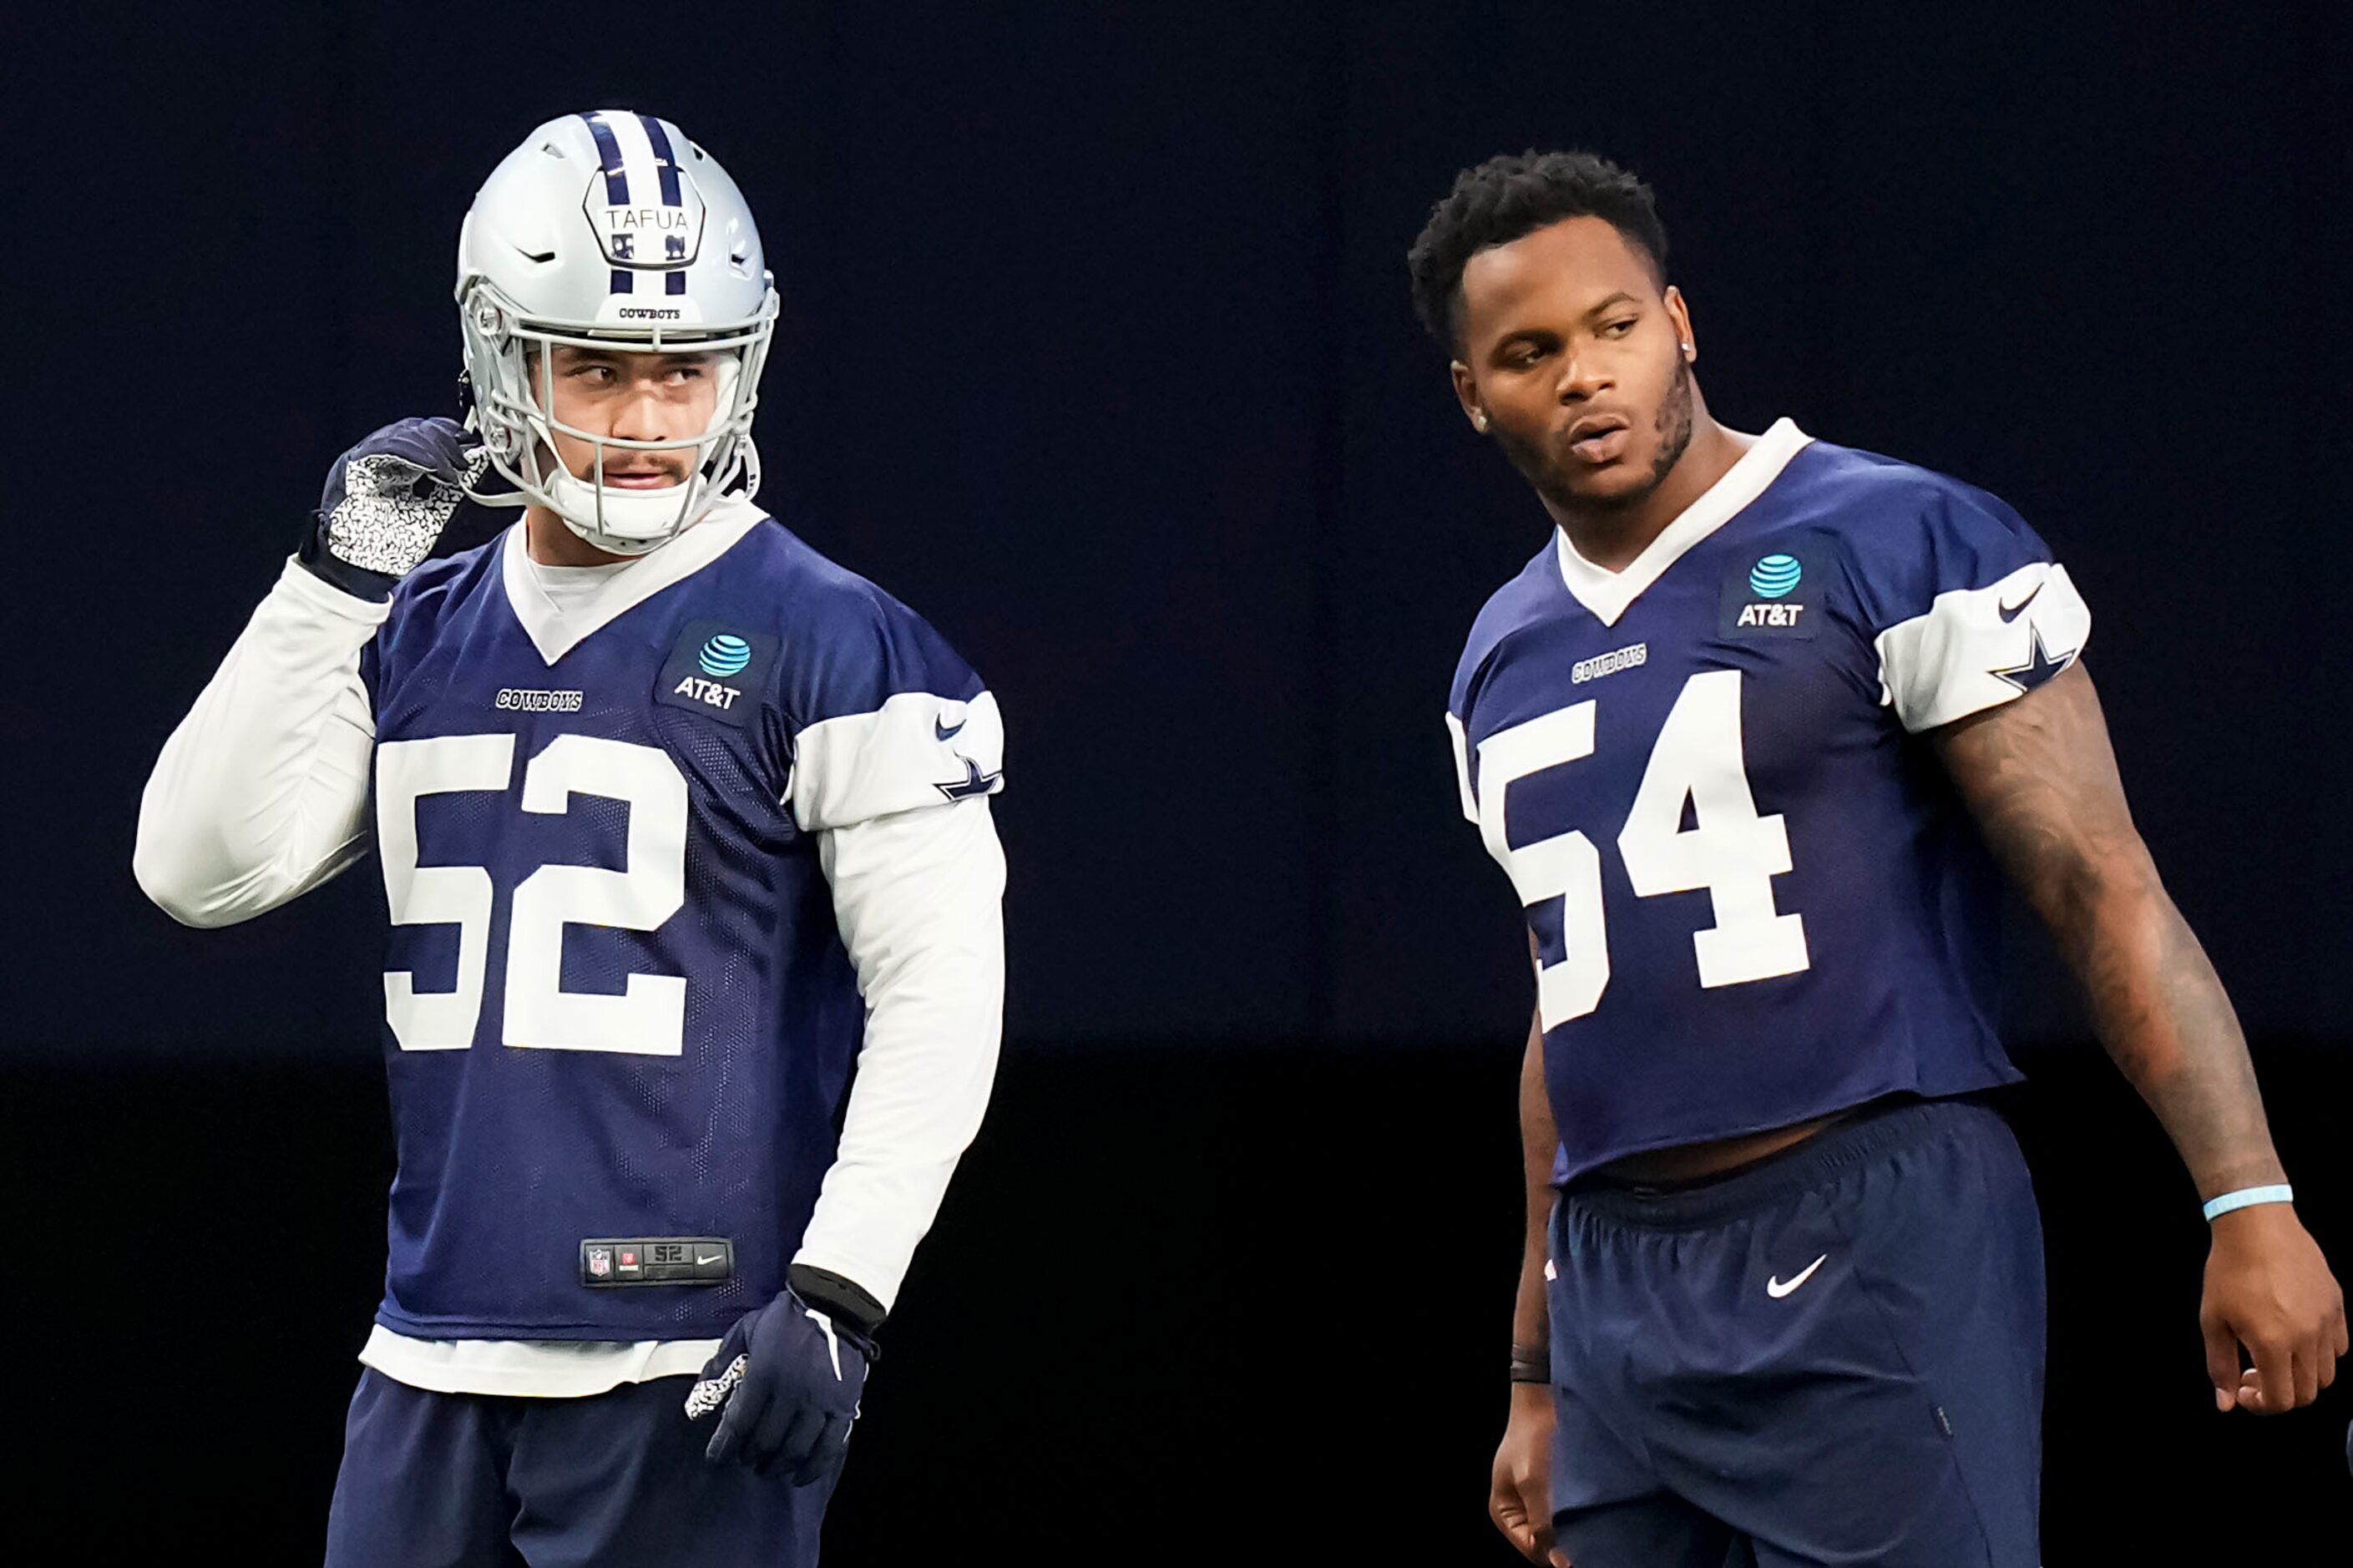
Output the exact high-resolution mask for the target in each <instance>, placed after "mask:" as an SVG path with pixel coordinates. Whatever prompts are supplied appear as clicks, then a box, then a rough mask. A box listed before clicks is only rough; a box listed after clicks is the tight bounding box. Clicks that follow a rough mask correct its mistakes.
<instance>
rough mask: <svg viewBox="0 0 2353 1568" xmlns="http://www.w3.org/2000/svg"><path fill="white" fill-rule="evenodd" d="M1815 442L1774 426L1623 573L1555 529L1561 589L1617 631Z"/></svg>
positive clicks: (1792, 426) (1786, 423)
mask: <svg viewBox="0 0 2353 1568" xmlns="http://www.w3.org/2000/svg"><path fill="white" fill-rule="evenodd" d="M1811 440H1813V437H1811V436H1809V435H1807V434H1806V433H1805V432H1804V431H1803V430H1800V429H1799V428H1798V426H1797V424H1796V422H1795V421H1793V420H1790V419H1787V418H1783V419H1777V420H1775V421H1774V422H1773V427H1772V428H1771V429H1769V430H1767V431H1766V432H1765V434H1764V435H1762V436H1760V437H1757V444H1756V445H1755V446H1753V447H1749V448H1748V450H1746V452H1743V453H1742V454H1741V455H1740V460H1739V461H1738V462H1736V463H1734V464H1733V465H1732V467H1731V468H1726V469H1725V472H1724V477H1723V478H1722V479H1718V480H1716V481H1715V483H1714V484H1712V485H1710V486H1708V488H1707V489H1706V490H1705V491H1704V493H1703V494H1702V495H1701V496H1700V498H1699V499H1698V500H1694V502H1692V503H1691V505H1689V506H1687V507H1685V508H1683V511H1682V512H1681V513H1680V514H1679V515H1678V516H1677V517H1676V518H1675V520H1674V521H1672V522H1671V523H1669V524H1667V526H1666V527H1665V528H1663V529H1662V530H1660V531H1659V536H1658V537H1657V538H1656V539H1653V540H1652V541H1651V542H1650V543H1648V544H1646V545H1644V546H1643V547H1642V552H1641V554H1640V555H1637V556H1635V557H1634V559H1633V560H1631V561H1630V562H1628V563H1626V567H1625V570H1623V571H1621V572H1612V571H1610V570H1609V568H1608V567H1606V566H1596V565H1595V564H1594V563H1592V562H1590V561H1588V560H1587V559H1586V558H1585V557H1584V556H1582V555H1579V554H1578V553H1577V546H1575V545H1573V544H1571V543H1570V542H1568V533H1567V530H1565V529H1561V528H1557V527H1556V528H1555V529H1554V530H1553V544H1554V546H1555V548H1554V551H1553V553H1554V555H1555V556H1556V558H1557V559H1558V561H1559V563H1560V580H1561V583H1562V584H1563V585H1564V586H1566V587H1567V589H1568V592H1569V595H1570V596H1571V597H1573V598H1574V599H1576V601H1577V603H1578V604H1580V605H1584V606H1585V607H1586V608H1587V609H1588V610H1590V611H1592V612H1593V616H1594V618H1595V619H1596V620H1598V621H1599V622H1600V623H1601V624H1602V625H1603V626H1616V625H1617V624H1618V617H1619V616H1622V615H1624V614H1625V613H1626V609H1627V606H1629V605H1631V604H1633V602H1634V601H1635V600H1636V599H1638V598H1641V595H1642V590H1644V589H1645V588H1648V587H1649V586H1650V585H1651V584H1653V583H1655V582H1657V581H1658V580H1659V578H1660V576H1661V574H1663V573H1664V572H1665V571H1666V569H1667V568H1668V567H1670V566H1672V565H1673V564H1674V563H1675V562H1676V561H1677V560H1678V559H1679V558H1681V556H1682V555H1683V552H1685V551H1687V550H1689V549H1690V548H1691V547H1692V546H1693V545H1694V544H1697V543H1698V542H1700V541H1701V540H1703V539H1705V538H1706V537H1707V536H1708V535H1709V534H1711V533H1714V532H1715V531H1716V530H1717V529H1719V528H1722V527H1723V526H1724V525H1725V523H1727V522H1729V521H1732V520H1733V518H1735V517H1736V516H1737V515H1739V513H1740V510H1741V509H1742V508H1743V507H1746V505H1747V504H1748V503H1749V502H1750V501H1753V500H1756V499H1757V497H1758V496H1760V495H1763V494H1764V493H1765V488H1766V487H1767V485H1770V484H1771V483H1772V482H1773V481H1774V480H1775V479H1778V478H1780V477H1781V470H1782V469H1783V468H1788V466H1789V459H1790V458H1794V457H1796V456H1797V455H1798V454H1799V452H1800V451H1802V450H1803V449H1804V448H1805V447H1806V445H1807V444H1808V443H1809V442H1810V441H1811Z"/></svg>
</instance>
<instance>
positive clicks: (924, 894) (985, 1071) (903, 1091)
mask: <svg viewBox="0 0 2353 1568" xmlns="http://www.w3.org/2000/svg"><path fill="white" fill-rule="evenodd" d="M818 858H819V860H820V861H821V863H822V864H823V865H824V867H825V873H826V877H827V879H828V880H829V881H830V882H831V883H832V884H833V907H834V916H835V919H836V921H838V922H839V925H840V928H841V938H842V942H843V943H844V945H845V946H847V947H848V948H849V957H850V961H851V963H854V964H855V965H856V966H857V970H858V988H859V990H860V993H862V994H864V996H865V998H866V1041H865V1045H864V1047H862V1049H861V1050H860V1054H859V1058H858V1079H857V1082H856V1084H855V1085H854V1086H853V1087H852V1088H851V1089H850V1093H849V1112H848V1115H847V1118H846V1120H845V1123H844V1126H843V1128H842V1134H841V1147H840V1151H839V1153H838V1154H837V1155H836V1157H835V1160H834V1163H833V1167H832V1169H831V1170H829V1171H828V1172H827V1173H826V1177H825V1188H824V1191H823V1193H822V1194H820V1195H819V1196H818V1204H817V1212H816V1214H815V1215H812V1216H811V1218H810V1220H809V1226H808V1231H807V1235H806V1236H805V1237H804V1238H803V1239H802V1242H801V1248H800V1251H799V1253H798V1254H797V1256H796V1257H795V1258H794V1259H793V1261H795V1262H796V1263H805V1264H807V1265H809V1266H810V1267H812V1268H823V1269H826V1270H828V1271H829V1272H831V1273H834V1274H838V1275H840V1276H841V1277H842V1278H844V1279H849V1280H851V1281H853V1282H854V1283H856V1284H857V1285H859V1286H860V1287H861V1288H862V1289H865V1290H866V1291H867V1293H868V1294H870V1295H871V1296H872V1297H874V1299H875V1300H878V1301H880V1302H881V1304H882V1305H883V1307H884V1308H885V1309H886V1310H887V1309H888V1308H889V1307H890V1305H891V1303H892V1300H894V1299H895V1298H896V1297H897V1295H898V1293H899V1285H900V1282H901V1281H902V1279H905V1277H906V1273H907V1265H908V1262H909V1260H910V1259H911V1258H913V1256H914V1251H915V1244H916V1243H917V1242H919V1241H921V1240H922V1239H923V1233H924V1232H925V1231H927V1230H929V1229H930V1228H931V1226H932V1220H933V1218H934V1215H937V1214H938V1212H939V1206H940V1200H941V1198H942V1197H944V1195H945V1194H946V1192H947V1185H948V1178H949V1177H950V1176H951V1175H953V1174H954V1173H955V1166H956V1161H957V1159H958V1157H959V1156H961V1155H962V1154H963V1152H964V1151H965V1147H966V1146H967V1145H969V1144H970V1143H971V1142H972V1140H973V1136H974V1134H975V1133H976V1132H978V1131H979V1130H980V1119H981V1113H982V1111H984V1110H986V1109H987V1105H988V1091H989V1086H990V1083H991V1081H992V1080H993V1079H994V1078H995V1076H996V1071H997V1044H998V1037H999V1036H1000V1034H1001V1032H1002V1030H1003V1025H1004V1012H1005V922H1004V914H1003V910H1002V902H1003V896H1004V891H1005V854H1004V851H1003V849H1002V848H1000V847H999V846H998V844H997V827H996V824H995V822H994V820H993V819H992V818H991V817H990V816H989V809H988V801H987V798H986V797H980V798H975V799H970V800H962V801H957V802H955V804H953V805H931V806H922V807H918V808H917V809H915V810H913V811H902V812H895V813H892V815H890V816H878V817H872V818H870V819H868V820H866V821H863V822H858V823H853V824H850V825H849V826H841V827H835V828H831V829H828V830H827V831H826V832H825V833H823V834H822V835H820V836H819V837H818Z"/></svg>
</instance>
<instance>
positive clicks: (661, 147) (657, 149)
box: [638, 114, 683, 207]
mask: <svg viewBox="0 0 2353 1568" xmlns="http://www.w3.org/2000/svg"><path fill="white" fill-rule="evenodd" d="M638 123H639V124H641V125H643V126H644V127H645V128H646V140H647V141H649V142H652V143H653V148H654V166H655V168H657V169H659V171H660V172H661V199H662V205H664V206H666V207H674V206H679V205H683V199H682V198H681V196H680V195H679V194H678V155H677V154H676V153H672V152H671V151H670V132H667V131H664V130H663V129H662V122H661V121H659V120H656V119H655V118H654V117H653V116H652V115H650V114H640V115H638Z"/></svg>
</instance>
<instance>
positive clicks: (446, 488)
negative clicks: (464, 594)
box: [298, 419, 503, 600]
mask: <svg viewBox="0 0 2353 1568" xmlns="http://www.w3.org/2000/svg"><path fill="white" fill-rule="evenodd" d="M488 463H489V459H488V458H485V457H484V455H483V452H482V447H481V443H480V438H479V437H476V436H475V435H474V433H473V432H471V431H470V430H466V429H464V428H462V427H461V426H459V424H458V422H457V421H456V420H454V419H403V420H401V421H399V422H398V423H396V424H393V425H387V426H385V427H384V428H383V429H381V430H378V431H377V432H375V434H374V435H372V436H370V437H367V438H366V439H365V440H364V441H362V442H361V443H360V444H359V445H358V446H356V447H353V448H352V449H351V450H350V451H348V452H346V453H344V454H343V456H342V457H340V458H336V459H335V466H334V467H333V468H331V469H329V470H328V471H327V484H326V488H325V489H324V490H323V491H322V493H321V495H320V497H319V510H317V511H316V512H314V513H312V514H311V526H310V528H309V529H308V531H305V533H304V535H303V538H302V546H301V551H300V552H298V558H299V559H300V560H301V563H302V564H303V565H304V566H305V567H307V568H309V569H310V570H311V572H312V573H313V574H316V575H318V576H320V577H322V578H324V579H325V580H326V581H327V582H329V583H332V584H334V585H335V586H336V587H338V588H341V589H343V591H344V592H345V593H347V594H352V595H357V596H358V597H360V598H364V599H377V600H383V599H389V598H390V597H392V590H393V585H394V584H396V583H398V582H399V581H400V579H401V578H403V577H405V576H406V575H407V574H409V573H411V572H413V571H415V570H416V569H417V567H418V566H419V565H420V564H422V563H424V562H425V561H426V560H427V558H428V557H430V556H432V555H434V554H436V553H447V552H446V551H440V550H438V549H437V547H438V546H439V545H440V544H441V543H442V542H443V535H444V534H445V533H451V532H452V524H453V521H454V522H456V523H457V524H458V526H459V529H460V530H463V531H468V532H469V533H470V534H479V535H480V537H479V538H475V537H468V538H465V539H454V538H453V541H452V542H453V544H454V546H455V547H456V548H460V549H462V548H465V547H467V546H468V545H471V544H478V543H480V542H482V540H485V539H488V538H490V537H491V534H492V533H494V532H496V531H497V528H498V527H499V526H502V525H503V520H501V521H500V522H498V523H491V522H490V521H488V518H489V517H490V516H492V515H495V514H489V513H486V510H485V509H482V508H479V507H472V508H468V507H466V506H465V502H466V499H467V498H466V492H467V491H468V490H469V489H471V488H473V487H474V485H475V484H476V483H477V482H478V481H479V480H480V479H481V477H482V473H483V470H484V469H485V468H487V467H488ZM461 509H462V510H463V511H464V512H465V513H466V515H465V516H463V517H461V516H460V512H461Z"/></svg>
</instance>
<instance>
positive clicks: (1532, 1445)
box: [1487, 1383, 1569, 1568]
mask: <svg viewBox="0 0 2353 1568" xmlns="http://www.w3.org/2000/svg"><path fill="white" fill-rule="evenodd" d="M1552 1428H1553V1408H1552V1388H1551V1386H1550V1385H1549V1384H1541V1383H1515V1384H1512V1416H1511V1420H1510V1421H1509V1423H1507V1424H1506V1425H1505V1426H1504V1441H1503V1445H1502V1446H1501V1447H1498V1448H1497V1449H1496V1450H1495V1468H1494V1472H1493V1476H1492V1477H1491V1478H1490V1479H1489V1482H1488V1488H1487V1517H1488V1518H1489V1519H1492V1520H1493V1521H1495V1528H1496V1529H1497V1530H1500V1531H1503V1532H1504V1540H1506V1541H1508V1542H1511V1543H1512V1545H1513V1546H1514V1548H1515V1549H1517V1551H1518V1552H1519V1554H1520V1555H1521V1556H1523V1557H1525V1558H1526V1559H1527V1560H1528V1561H1529V1562H1531V1563H1550V1564H1553V1565H1554V1568H1569V1561H1568V1558H1567V1555H1565V1554H1564V1553H1562V1552H1560V1551H1559V1550H1557V1549H1556V1547H1555V1546H1554V1545H1553V1543H1552Z"/></svg>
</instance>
